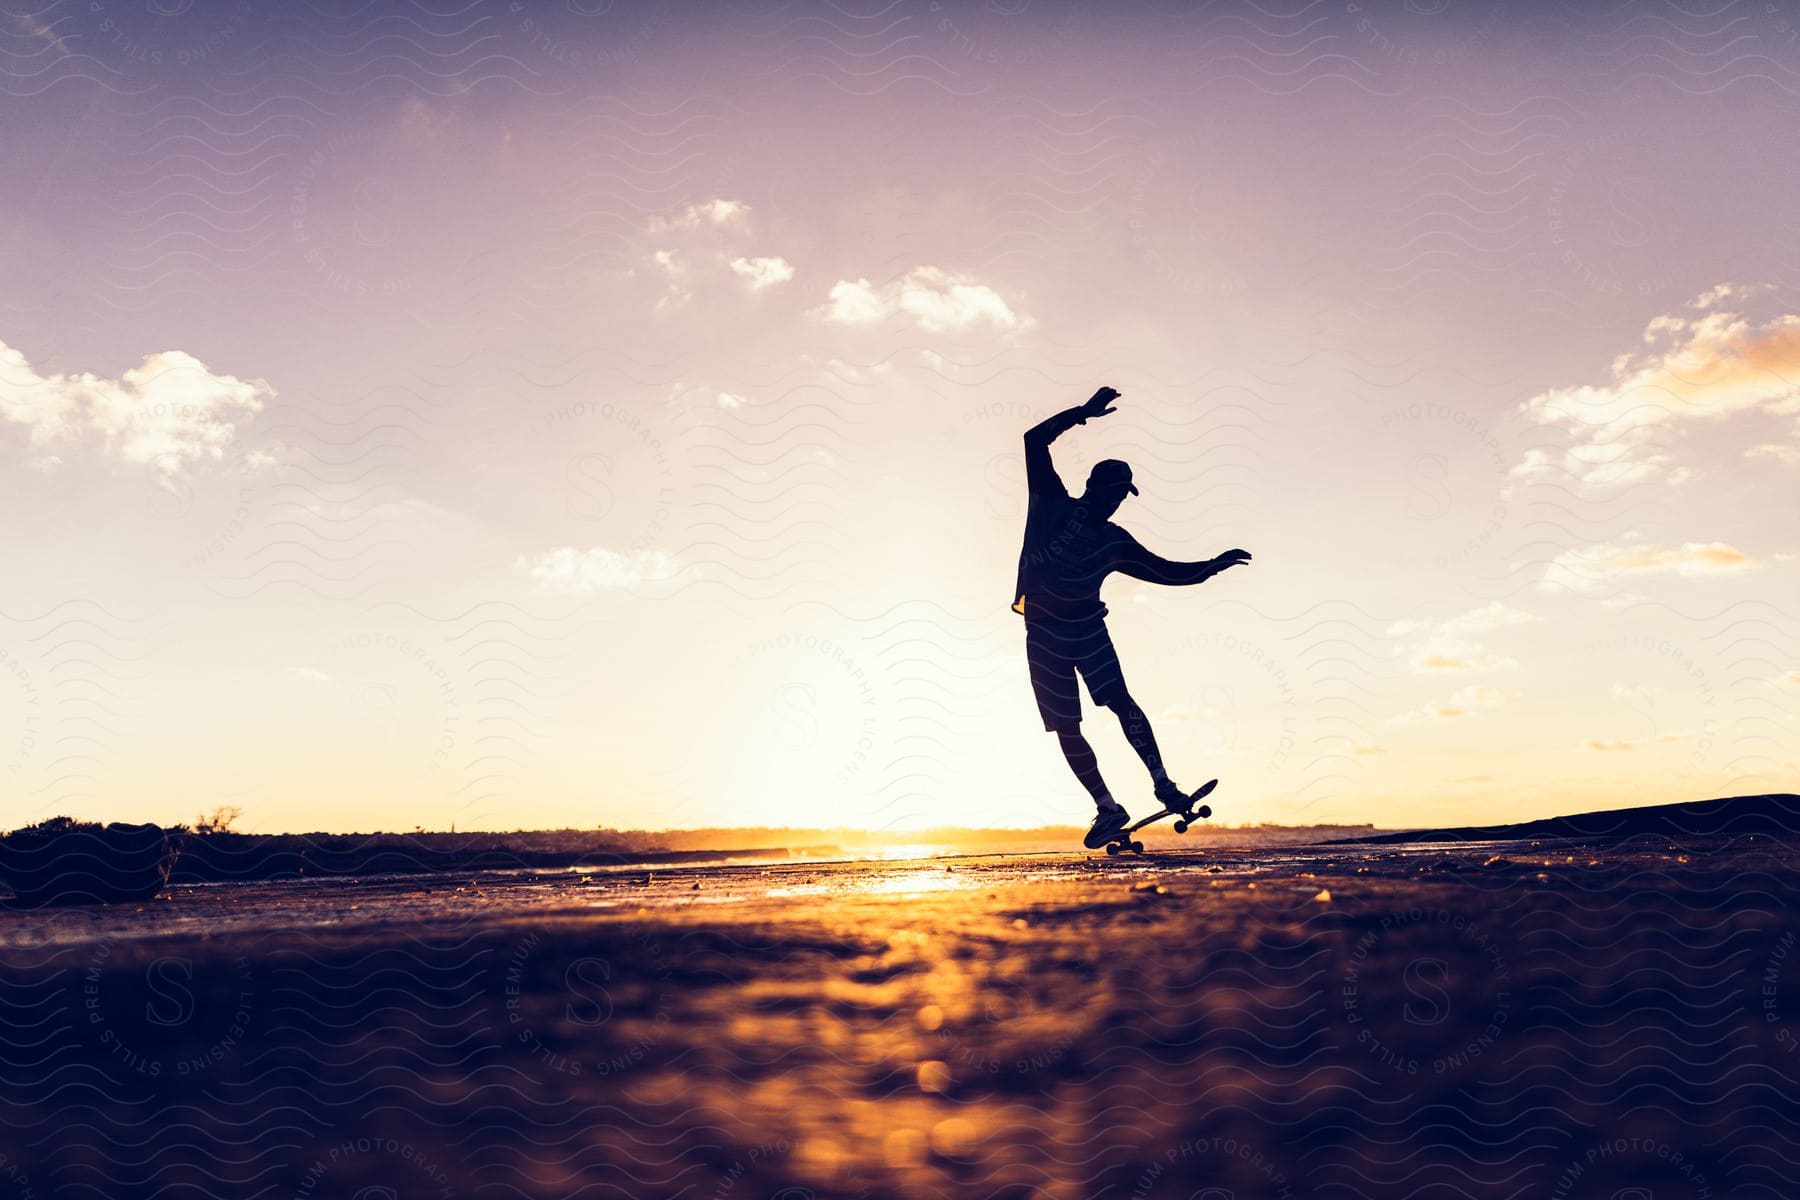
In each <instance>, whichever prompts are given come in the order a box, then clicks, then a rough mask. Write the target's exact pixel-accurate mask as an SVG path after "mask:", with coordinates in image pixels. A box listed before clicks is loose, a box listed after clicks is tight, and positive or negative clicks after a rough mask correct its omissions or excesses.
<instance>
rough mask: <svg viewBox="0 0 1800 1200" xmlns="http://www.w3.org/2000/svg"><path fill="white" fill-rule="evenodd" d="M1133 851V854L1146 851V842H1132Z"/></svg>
mask: <svg viewBox="0 0 1800 1200" xmlns="http://www.w3.org/2000/svg"><path fill="white" fill-rule="evenodd" d="M1131 852H1132V853H1133V854H1142V853H1143V852H1144V843H1142V842H1133V843H1131Z"/></svg>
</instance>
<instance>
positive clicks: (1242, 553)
mask: <svg viewBox="0 0 1800 1200" xmlns="http://www.w3.org/2000/svg"><path fill="white" fill-rule="evenodd" d="M1249 561H1250V552H1249V551H1248V550H1227V551H1226V552H1225V553H1223V554H1221V555H1219V557H1217V558H1215V559H1213V562H1215V563H1217V564H1218V567H1219V570H1221V571H1223V570H1224V569H1225V568H1227V567H1235V566H1238V565H1239V564H1240V563H1247V562H1249Z"/></svg>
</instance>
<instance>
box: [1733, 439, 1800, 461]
mask: <svg viewBox="0 0 1800 1200" xmlns="http://www.w3.org/2000/svg"><path fill="white" fill-rule="evenodd" d="M1744 457H1745V458H1772V459H1775V460H1776V461H1777V462H1784V463H1786V464H1787V465H1788V466H1790V467H1792V466H1796V465H1800V446H1796V445H1792V444H1790V443H1784V442H1764V443H1762V444H1761V445H1759V446H1752V447H1750V448H1749V449H1748V450H1745V451H1744Z"/></svg>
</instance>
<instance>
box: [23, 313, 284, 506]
mask: <svg viewBox="0 0 1800 1200" xmlns="http://www.w3.org/2000/svg"><path fill="white" fill-rule="evenodd" d="M273 394H274V393H273V391H272V390H271V389H270V387H269V385H268V384H267V383H265V382H263V381H262V380H260V379H252V380H242V379H238V378H235V377H234V376H231V375H217V374H214V373H213V372H212V371H210V370H208V369H207V367H206V364H204V363H202V362H201V361H200V360H199V359H197V358H195V357H194V356H193V355H191V354H187V353H185V352H183V351H181V350H164V351H162V352H160V353H157V354H151V355H148V356H147V357H145V359H144V361H143V362H142V363H141V364H139V365H138V366H136V367H133V368H131V369H130V370H128V371H126V372H125V373H124V374H123V375H121V376H120V377H119V378H118V379H116V380H115V379H102V378H100V377H98V376H96V375H90V374H81V375H60V374H59V375H39V374H38V373H37V372H36V371H35V370H33V369H32V367H31V365H30V364H29V363H28V362H26V361H25V356H24V355H23V354H22V353H20V352H19V351H18V350H16V349H14V348H13V347H11V346H8V345H6V344H5V343H3V342H0V420H3V421H7V422H11V423H13V424H17V425H23V426H25V428H26V430H27V432H28V436H29V439H30V442H31V446H32V449H33V450H34V451H36V452H37V463H38V465H40V466H46V467H49V466H55V465H57V464H59V463H60V462H61V461H62V456H60V455H58V454H56V453H54V452H53V450H52V449H51V448H52V447H55V446H61V445H65V444H80V443H83V442H98V443H99V444H100V446H101V447H102V448H103V449H104V451H105V452H106V453H108V454H111V455H113V456H115V457H117V458H119V459H122V460H124V461H125V462H130V463H140V464H145V465H148V466H151V467H152V468H153V469H154V470H155V471H156V473H157V474H158V475H159V476H160V477H162V479H163V480H164V481H165V482H166V481H168V480H170V479H173V478H176V477H179V476H181V475H184V474H185V473H186V472H187V470H188V468H189V467H191V466H192V465H193V464H194V463H197V462H200V461H202V460H205V459H210V460H213V461H215V462H216V461H218V460H220V459H222V458H224V456H225V452H226V451H227V450H228V449H230V448H231V447H232V446H233V445H234V443H235V441H236V438H237V422H238V421H239V420H243V419H247V418H249V417H253V416H254V415H255V414H257V413H259V412H261V411H262V409H263V405H264V403H265V402H266V401H267V400H268V399H269V398H270V397H271V396H273ZM263 457H265V458H266V457H267V456H263Z"/></svg>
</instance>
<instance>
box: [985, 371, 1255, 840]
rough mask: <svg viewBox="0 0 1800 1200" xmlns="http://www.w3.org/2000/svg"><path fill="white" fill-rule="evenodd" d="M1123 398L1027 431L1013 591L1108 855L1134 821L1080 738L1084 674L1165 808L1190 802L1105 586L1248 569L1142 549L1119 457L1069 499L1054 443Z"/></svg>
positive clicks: (1182, 580)
mask: <svg viewBox="0 0 1800 1200" xmlns="http://www.w3.org/2000/svg"><path fill="white" fill-rule="evenodd" d="M1118 398H1119V393H1118V392H1116V391H1114V390H1113V389H1112V388H1109V387H1103V388H1101V389H1100V390H1099V391H1097V392H1095V393H1094V395H1093V398H1092V399H1090V400H1089V401H1088V402H1087V403H1086V404H1080V405H1076V406H1075V407H1074V408H1071V409H1068V410H1066V411H1064V412H1060V413H1057V414H1056V415H1055V416H1054V417H1051V418H1050V419H1049V420H1047V421H1044V422H1042V423H1041V424H1038V425H1035V426H1033V427H1032V428H1031V429H1030V430H1028V431H1027V432H1026V434H1025V482H1026V485H1027V487H1029V489H1030V491H1031V500H1030V507H1029V508H1028V509H1027V511H1026V516H1025V545H1024V548H1023V549H1022V550H1021V551H1020V552H1019V579H1018V583H1017V584H1016V585H1015V586H1014V588H1013V611H1014V612H1017V613H1019V614H1020V615H1022V616H1023V617H1024V618H1025V657H1026V660H1027V662H1029V664H1030V667H1031V690H1032V691H1033V692H1034V693H1036V695H1037V705H1038V712H1039V713H1040V714H1042V716H1043V718H1044V728H1045V729H1047V730H1050V731H1051V732H1052V733H1054V734H1056V739H1057V741H1058V742H1059V743H1060V744H1061V745H1062V752H1063V756H1064V757H1065V758H1067V759H1068V760H1069V766H1070V768H1071V769H1072V770H1073V771H1074V772H1075V777H1076V778H1077V779H1079V780H1081V782H1082V785H1083V786H1084V787H1086V788H1087V790H1088V792H1089V794H1090V795H1092V796H1093V797H1094V806H1095V807H1096V808H1097V809H1099V812H1098V813H1097V814H1096V815H1095V817H1094V824H1093V826H1092V827H1091V828H1090V829H1089V830H1088V833H1087V837H1086V839H1085V841H1086V843H1087V845H1088V846H1089V847H1090V848H1098V847H1100V846H1104V845H1105V844H1106V843H1107V842H1108V841H1109V840H1110V839H1111V838H1112V836H1113V835H1114V834H1115V833H1117V832H1118V831H1119V830H1121V829H1123V828H1124V827H1125V826H1126V825H1128V824H1129V823H1130V821H1131V817H1130V815H1129V814H1128V813H1126V811H1125V809H1124V808H1123V807H1122V806H1121V805H1119V803H1118V802H1117V801H1115V800H1114V799H1113V798H1112V793H1110V792H1109V791H1107V789H1106V781H1105V780H1104V779H1102V778H1101V777H1100V764H1099V763H1098V762H1097V761H1096V760H1095V758H1094V750H1093V747H1091V746H1089V745H1088V743H1087V739H1086V738H1084V737H1082V736H1081V693H1080V692H1079V691H1078V690H1077V688H1076V686H1075V675H1076V673H1077V672H1080V674H1081V677H1082V678H1083V679H1084V680H1086V681H1087V689H1088V695H1089V696H1091V697H1092V698H1093V701H1094V703H1095V704H1100V705H1104V706H1106V707H1107V708H1110V709H1112V710H1113V712H1114V713H1115V714H1117V715H1118V718H1119V724H1120V725H1121V726H1122V727H1123V728H1124V730H1125V737H1126V739H1127V740H1128V741H1130V743H1131V748H1132V749H1133V750H1136V751H1137V753H1138V757H1139V758H1141V759H1143V760H1144V766H1145V767H1147V768H1149V771H1150V778H1151V780H1152V781H1153V782H1154V784H1155V789H1156V798H1157V799H1158V800H1160V801H1162V803H1163V805H1164V807H1167V808H1173V807H1175V806H1177V805H1179V804H1180V803H1181V802H1182V801H1183V800H1184V799H1185V793H1183V792H1182V790H1181V789H1180V788H1178V787H1176V786H1175V784H1174V783H1172V782H1170V780H1169V773H1168V772H1167V771H1166V770H1164V769H1163V761H1162V754H1161V753H1160V752H1159V751H1158V750H1157V748H1156V735H1155V734H1154V733H1152V732H1151V729H1150V720H1149V718H1148V717H1146V716H1145V715H1144V710H1143V709H1141V708H1139V707H1138V703H1137V701H1136V700H1133V699H1132V698H1131V693H1130V692H1129V691H1127V690H1126V688H1125V676H1124V675H1123V674H1122V673H1121V672H1120V670H1119V656H1118V655H1117V654H1116V653H1115V652H1114V650H1113V644H1112V638H1111V636H1109V635H1108V634H1107V632H1106V605H1104V604H1102V603H1101V602H1100V584H1101V583H1102V582H1103V581H1104V580H1105V579H1106V577H1107V576H1108V575H1110V574H1111V573H1112V572H1114V571H1122V572H1124V573H1125V574H1127V575H1130V576H1132V577H1134V578H1137V579H1143V580H1147V581H1148V582H1150V583H1164V584H1174V585H1182V584H1190V583H1200V582H1202V581H1204V580H1207V579H1211V578H1212V577H1213V576H1214V575H1217V574H1218V573H1219V572H1220V571H1223V570H1225V569H1226V568H1227V567H1235V566H1237V565H1238V564H1239V563H1245V562H1249V561H1250V555H1249V553H1248V552H1247V551H1243V550H1227V551H1226V552H1225V553H1223V554H1221V555H1219V557H1217V558H1214V559H1210V560H1208V561H1206V562H1171V561H1170V560H1168V559H1166V558H1159V557H1157V556H1156V555H1154V554H1152V553H1150V551H1148V550H1146V549H1144V548H1143V546H1141V545H1139V544H1138V541H1137V539H1136V538H1134V537H1132V536H1131V535H1130V534H1129V533H1126V532H1125V531H1124V530H1123V529H1120V528H1119V527H1118V526H1117V525H1114V524H1113V523H1112V521H1110V520H1109V519H1108V518H1110V517H1111V516H1112V515H1113V513H1115V512H1117V511H1118V508H1119V505H1120V504H1122V503H1124V501H1125V496H1126V493H1130V494H1132V495H1134V496H1135V495H1136V494H1137V488H1136V487H1135V486H1134V485H1133V484H1132V482H1131V468H1130V467H1129V466H1127V465H1126V464H1125V463H1123V462H1120V461H1119V460H1118V459H1116V458H1108V459H1102V460H1101V461H1100V462H1097V463H1095V464H1094V469H1093V470H1092V471H1090V472H1089V473H1088V481H1087V488H1086V489H1085V490H1084V491H1083V492H1082V493H1081V495H1080V497H1079V498H1075V497H1071V496H1070V495H1069V493H1068V491H1067V490H1066V489H1065V488H1064V487H1063V485H1062V480H1061V479H1059V478H1058V477H1057V474H1056V467H1055V465H1054V464H1053V463H1052V462H1051V461H1050V443H1051V442H1053V441H1055V440H1056V439H1057V438H1058V437H1059V436H1061V435H1062V434H1063V433H1065V432H1066V431H1067V430H1068V429H1069V428H1070V427H1071V426H1075V425H1085V424H1087V422H1088V420H1089V419H1090V418H1092V417H1104V416H1106V415H1107V414H1108V413H1110V412H1112V411H1113V409H1112V402H1113V401H1114V400H1117V399H1118Z"/></svg>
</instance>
